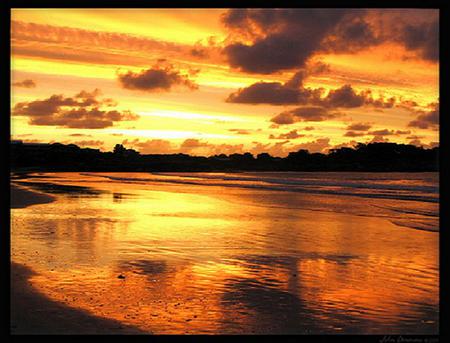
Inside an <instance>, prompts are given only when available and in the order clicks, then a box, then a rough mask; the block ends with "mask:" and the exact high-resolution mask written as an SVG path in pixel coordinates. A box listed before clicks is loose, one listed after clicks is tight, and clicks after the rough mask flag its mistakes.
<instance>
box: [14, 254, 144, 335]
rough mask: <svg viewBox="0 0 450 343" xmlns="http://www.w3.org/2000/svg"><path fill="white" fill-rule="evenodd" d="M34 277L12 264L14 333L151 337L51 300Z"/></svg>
mask: <svg viewBox="0 0 450 343" xmlns="http://www.w3.org/2000/svg"><path fill="white" fill-rule="evenodd" d="M33 275H34V272H33V271H32V270H31V269H30V268H28V267H26V266H24V265H22V264H19V263H16V262H12V261H11V273H10V277H11V279H10V285H11V297H10V315H11V321H10V333H11V334H15V335H27V334H42V335H45V334H65V335H77V334H78V335H80V334H83V335H84V334H111V335H113V334H140V335H142V334H150V333H147V332H144V331H142V330H140V329H138V328H135V327H133V326H129V325H126V324H122V323H121V322H119V321H116V320H113V319H107V318H101V317H96V316H93V315H91V314H90V313H88V312H86V311H83V310H80V309H76V308H72V307H69V306H67V305H65V304H61V303H59V302H57V301H53V300H51V299H49V298H47V297H46V296H44V295H42V294H41V293H39V292H38V291H36V290H35V289H34V288H33V286H32V285H31V283H30V281H29V279H30V277H32V276H33Z"/></svg>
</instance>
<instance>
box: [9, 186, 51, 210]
mask: <svg viewBox="0 0 450 343" xmlns="http://www.w3.org/2000/svg"><path fill="white" fill-rule="evenodd" d="M10 190H11V195H10V207H11V208H25V207H28V206H32V205H39V204H47V203H50V202H53V201H55V200H56V197H54V196H52V195H49V194H45V193H40V192H36V191H31V190H29V189H27V188H24V187H21V186H18V185H16V184H13V183H11V184H10Z"/></svg>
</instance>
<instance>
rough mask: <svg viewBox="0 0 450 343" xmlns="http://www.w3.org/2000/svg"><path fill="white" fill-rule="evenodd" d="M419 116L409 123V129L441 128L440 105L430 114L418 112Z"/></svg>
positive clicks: (435, 106)
mask: <svg viewBox="0 0 450 343" xmlns="http://www.w3.org/2000/svg"><path fill="white" fill-rule="evenodd" d="M417 113H420V114H419V116H418V117H417V118H416V119H415V120H413V121H411V122H409V123H408V126H409V127H417V128H419V129H428V128H434V129H435V128H437V127H438V126H439V104H438V103H436V104H435V105H434V109H433V110H431V111H428V112H425V111H417Z"/></svg>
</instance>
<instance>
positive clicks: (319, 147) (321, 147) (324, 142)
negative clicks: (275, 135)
mask: <svg viewBox="0 0 450 343" xmlns="http://www.w3.org/2000/svg"><path fill="white" fill-rule="evenodd" d="M330 147H331V145H330V139H329V138H318V139H316V140H315V141H310V142H306V143H301V144H298V145H295V146H294V147H293V148H292V149H291V150H292V151H298V150H300V149H305V150H308V151H309V152H311V153H314V152H321V153H325V152H326V151H327V150H328V149H329V148H330Z"/></svg>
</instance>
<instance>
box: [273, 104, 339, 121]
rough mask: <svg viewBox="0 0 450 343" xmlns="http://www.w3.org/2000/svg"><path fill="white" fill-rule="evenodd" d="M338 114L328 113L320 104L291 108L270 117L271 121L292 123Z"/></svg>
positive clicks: (320, 119) (321, 119)
mask: <svg viewBox="0 0 450 343" xmlns="http://www.w3.org/2000/svg"><path fill="white" fill-rule="evenodd" d="M338 115H339V114H337V113H330V112H329V110H328V109H326V108H324V107H320V106H307V107H298V108H295V109H293V110H289V111H285V112H281V113H280V114H278V115H276V116H275V117H273V118H272V119H271V121H272V122H274V123H276V124H279V125H282V124H293V123H296V122H299V121H323V120H327V119H332V118H335V117H337V116H338Z"/></svg>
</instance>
